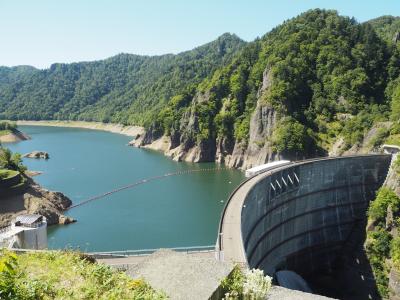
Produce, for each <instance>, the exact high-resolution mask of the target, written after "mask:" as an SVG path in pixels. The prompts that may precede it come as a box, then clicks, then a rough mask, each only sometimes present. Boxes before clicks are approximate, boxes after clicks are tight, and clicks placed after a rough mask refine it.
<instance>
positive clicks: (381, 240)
mask: <svg viewBox="0 0 400 300" xmlns="http://www.w3.org/2000/svg"><path fill="white" fill-rule="evenodd" d="M389 214H391V216H389ZM368 217H369V223H370V224H372V226H373V229H372V230H370V231H368V232H367V240H366V252H367V256H368V258H369V261H370V265H371V267H372V270H373V273H374V276H375V280H376V284H377V287H378V291H379V293H380V295H381V296H382V297H383V298H387V297H388V295H389V289H388V284H389V272H390V270H391V268H395V269H396V270H398V271H400V237H399V236H397V235H396V234H393V232H399V231H400V198H399V197H398V196H397V195H396V193H395V192H394V191H393V190H391V189H389V188H387V187H382V188H381V189H380V190H379V192H378V194H377V197H376V199H375V200H374V201H373V202H372V203H371V205H370V208H369V211H368Z"/></svg>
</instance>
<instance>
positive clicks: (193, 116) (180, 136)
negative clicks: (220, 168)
mask: <svg viewBox="0 0 400 300" xmlns="http://www.w3.org/2000/svg"><path fill="white" fill-rule="evenodd" d="M271 82H272V75H271V72H270V71H269V69H266V70H265V71H264V73H263V81H262V86H261V88H260V89H259V91H258V93H257V105H256V108H255V110H254V112H253V113H252V114H251V118H250V125H249V126H250V127H249V138H248V141H241V140H236V139H234V138H232V137H231V138H227V137H220V136H213V135H212V136H210V137H208V138H207V139H203V140H200V141H199V140H197V139H196V138H195V137H196V136H197V135H198V133H199V132H200V130H201V129H200V125H199V121H198V114H197V110H196V107H197V106H198V104H201V103H204V102H207V101H209V98H210V93H212V91H207V92H205V93H197V94H196V95H195V96H194V98H193V99H192V103H191V109H190V110H189V111H188V112H186V113H185V114H184V115H183V117H182V118H181V120H180V124H179V128H178V129H177V130H175V131H173V132H171V134H170V135H159V134H157V133H156V132H155V131H154V128H150V129H149V130H147V131H146V132H145V133H144V134H142V135H139V136H138V137H137V138H136V139H135V140H134V141H132V142H131V143H130V144H131V145H133V146H136V147H143V148H148V149H153V150H158V151H162V152H163V153H164V154H165V155H167V156H169V157H171V158H172V159H174V160H176V161H187V162H209V161H216V162H218V163H225V164H226V165H227V166H229V167H233V168H240V169H247V168H250V167H252V166H255V165H259V164H263V163H266V162H268V161H273V160H277V159H280V158H281V155H280V154H278V153H276V152H275V151H274V150H273V148H272V145H271V141H270V137H271V136H272V134H273V131H274V129H275V128H276V125H277V123H278V120H279V118H280V117H279V114H278V113H277V111H276V110H275V109H273V108H272V107H271V106H270V105H267V104H265V103H264V102H265V101H264V100H263V95H264V92H265V91H266V90H267V89H268V88H269V86H270V85H271Z"/></svg>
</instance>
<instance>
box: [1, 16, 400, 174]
mask: <svg viewBox="0 0 400 300" xmlns="http://www.w3.org/2000/svg"><path fill="white" fill-rule="evenodd" d="M399 20H400V19H399V18H398V17H391V16H384V17H381V18H377V19H374V20H371V21H368V22H365V23H358V22H357V21H356V20H355V19H353V18H348V17H343V16H339V15H338V13H337V12H336V11H331V10H320V9H315V10H310V11H307V12H305V13H303V14H301V15H299V16H298V17H295V18H293V19H290V20H288V21H285V22H284V23H283V24H282V25H279V26H277V27H276V28H274V29H273V30H271V31H270V32H269V33H267V34H265V35H264V36H263V37H261V38H259V39H257V40H255V41H253V42H250V43H244V42H243V41H241V40H240V39H239V38H237V37H236V36H234V35H229V34H225V35H223V36H221V37H220V38H219V39H217V40H216V41H214V42H211V43H209V44H207V45H204V46H201V47H199V48H196V49H194V50H191V51H187V52H184V53H181V54H178V55H163V56H156V57H146V56H137V55H128V54H121V55H117V56H115V57H112V58H109V59H106V60H102V61H97V62H88V63H75V64H54V65H52V66H51V68H50V69H47V70H36V69H32V68H29V67H17V68H0V118H6V119H34V120H37V119H71V120H87V121H92V120H94V121H104V122H116V123H123V124H135V125H144V126H145V127H146V129H147V132H146V134H145V135H143V136H142V137H141V138H140V139H138V141H137V144H138V145H141V146H148V147H153V148H157V147H159V144H160V143H158V144H157V143H155V144H152V142H154V141H155V140H157V139H160V138H162V139H164V141H165V143H162V145H163V147H161V148H160V149H161V150H163V151H164V152H165V153H166V154H168V155H170V156H172V157H173V158H174V159H177V160H188V161H213V160H217V161H221V162H225V163H226V164H228V165H230V166H234V167H242V168H245V167H248V166H251V165H255V164H259V163H264V162H265V161H268V160H273V159H276V158H279V157H282V156H283V157H288V158H303V157H310V156H315V155H327V154H328V153H330V154H334V155H338V154H343V153H354V152H363V151H370V150H371V149H373V148H375V147H377V146H378V145H379V144H381V143H383V142H390V143H399V144H400V138H399V137H400V125H399V118H400V78H399V75H400V68H399V67H400V41H399V38H398V37H399V30H400V21H399Z"/></svg>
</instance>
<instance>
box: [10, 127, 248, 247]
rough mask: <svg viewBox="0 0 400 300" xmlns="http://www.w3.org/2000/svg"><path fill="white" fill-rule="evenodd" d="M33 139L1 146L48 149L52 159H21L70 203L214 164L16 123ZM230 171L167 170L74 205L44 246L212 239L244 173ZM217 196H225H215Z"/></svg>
mask: <svg viewBox="0 0 400 300" xmlns="http://www.w3.org/2000/svg"><path fill="white" fill-rule="evenodd" d="M20 130H22V131H23V132H25V133H27V134H28V135H30V136H31V137H32V140H29V141H23V142H20V143H15V144H8V145H7V147H9V148H11V149H12V150H13V151H17V152H20V153H22V154H24V153H27V152H31V151H34V150H40V151H46V152H48V153H49V154H50V159H49V160H47V161H45V160H34V159H25V160H24V163H25V164H26V165H27V166H28V168H29V169H30V170H35V171H43V172H44V173H43V174H42V175H40V176H37V177H35V181H37V182H38V183H39V184H41V185H42V186H43V187H45V188H47V189H49V190H56V191H61V192H63V193H64V194H65V195H67V196H68V197H70V198H71V200H72V201H73V202H74V203H78V202H80V201H83V200H85V199H87V198H89V197H91V196H94V195H98V194H102V193H105V192H108V191H110V190H113V189H115V188H117V187H120V186H124V185H127V184H130V183H134V182H136V181H139V180H141V179H144V178H148V177H152V176H157V175H162V174H165V173H170V172H175V171H179V170H188V169H200V168H212V167H214V166H216V165H215V164H213V163H203V164H189V163H178V162H174V161H172V160H170V159H169V158H167V157H165V156H163V155H162V154H160V153H157V152H154V151H151V150H144V149H137V148H133V147H128V146H126V144H127V143H128V142H129V141H130V140H131V138H130V137H127V136H123V135H119V134H113V133H109V132H103V131H95V130H87V129H77V128H61V127H42V126H20ZM243 177H244V176H243V173H241V172H239V171H236V170H224V171H213V172H205V173H202V172H199V173H193V174H190V175H183V176H172V177H166V178H164V179H161V180H158V181H153V182H149V183H146V184H144V185H140V186H137V187H135V188H133V189H130V190H124V191H121V192H119V193H117V194H113V195H110V196H107V197H105V198H103V199H100V200H97V201H94V202H90V203H88V204H86V205H84V206H81V207H77V208H73V209H71V210H69V211H68V212H67V213H66V214H67V215H70V216H72V217H74V218H76V219H77V220H78V222H77V223H74V224H70V225H65V226H61V225H60V226H52V227H50V228H49V231H48V233H49V247H50V248H65V247H69V246H70V247H74V248H75V247H80V248H81V249H82V250H85V251H111V250H127V249H146V248H159V247H180V246H182V247H186V246H200V245H212V244H214V243H215V240H216V233H217V227H218V222H219V217H220V213H221V210H222V208H223V205H224V203H223V202H225V201H226V199H227V197H228V195H229V193H230V192H231V191H232V190H233V189H234V188H235V187H236V186H237V185H238V184H239V182H240V181H241V180H242V179H243ZM221 201H223V202H221Z"/></svg>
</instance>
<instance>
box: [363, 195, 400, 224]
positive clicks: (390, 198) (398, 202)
mask: <svg viewBox="0 0 400 300" xmlns="http://www.w3.org/2000/svg"><path fill="white" fill-rule="evenodd" d="M389 205H390V206H391V207H392V209H393V213H396V212H397V211H398V210H399V208H400V198H399V197H398V196H397V195H396V193H395V192H394V191H393V190H391V189H389V188H387V187H382V188H380V189H379V191H378V194H377V196H376V199H375V200H374V201H372V202H371V205H370V207H369V209H368V215H369V216H370V217H371V218H372V219H373V220H374V221H375V222H376V224H377V225H379V226H381V227H383V226H384V223H385V218H386V213H387V208H388V206H389Z"/></svg>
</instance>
